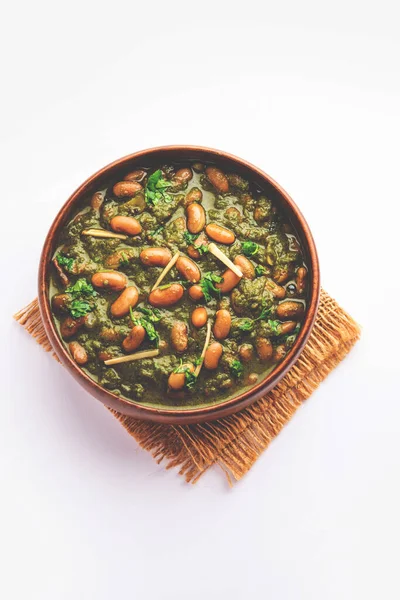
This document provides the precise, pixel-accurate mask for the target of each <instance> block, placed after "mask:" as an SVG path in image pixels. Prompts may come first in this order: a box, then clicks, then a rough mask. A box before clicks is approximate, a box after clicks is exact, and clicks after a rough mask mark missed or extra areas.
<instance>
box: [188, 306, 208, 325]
mask: <svg viewBox="0 0 400 600" xmlns="http://www.w3.org/2000/svg"><path fill="white" fill-rule="evenodd" d="M191 318H192V323H193V325H194V326H195V327H197V329H200V327H204V325H205V324H206V323H207V319H208V315H207V310H206V309H205V308H204V306H199V307H198V308H195V309H194V311H193V312H192V317H191Z"/></svg>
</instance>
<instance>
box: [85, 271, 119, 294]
mask: <svg viewBox="0 0 400 600" xmlns="http://www.w3.org/2000/svg"><path fill="white" fill-rule="evenodd" d="M127 282H128V280H127V278H126V275H125V274H124V273H120V272H119V271H100V272H98V273H95V274H94V275H93V276H92V284H93V285H94V287H97V288H101V289H103V290H112V291H113V292H119V291H120V290H123V289H124V288H125V287H126V284H127Z"/></svg>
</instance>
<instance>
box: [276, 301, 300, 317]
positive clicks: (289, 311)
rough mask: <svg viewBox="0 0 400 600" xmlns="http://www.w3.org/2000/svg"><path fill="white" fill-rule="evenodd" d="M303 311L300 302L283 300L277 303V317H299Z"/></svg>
mask: <svg viewBox="0 0 400 600" xmlns="http://www.w3.org/2000/svg"><path fill="white" fill-rule="evenodd" d="M303 313H304V307H303V305H302V304H301V303H300V302H294V301H292V300H285V301H284V302H281V304H278V306H277V309H276V315H277V317H278V318H279V319H296V318H300V317H301V316H302V315H303Z"/></svg>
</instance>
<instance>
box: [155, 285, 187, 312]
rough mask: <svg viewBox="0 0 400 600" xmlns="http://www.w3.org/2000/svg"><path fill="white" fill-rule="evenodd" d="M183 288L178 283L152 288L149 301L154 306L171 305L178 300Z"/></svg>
mask: <svg viewBox="0 0 400 600" xmlns="http://www.w3.org/2000/svg"><path fill="white" fill-rule="evenodd" d="M183 292H184V289H183V287H182V286H181V284H180V283H172V284H171V285H170V286H169V287H167V288H164V289H161V288H157V289H156V290H153V291H152V292H151V294H150V295H149V302H150V304H151V305H152V306H155V307H156V308H163V307H164V306H172V305H173V304H176V303H177V302H179V300H180V299H181V298H182V296H183Z"/></svg>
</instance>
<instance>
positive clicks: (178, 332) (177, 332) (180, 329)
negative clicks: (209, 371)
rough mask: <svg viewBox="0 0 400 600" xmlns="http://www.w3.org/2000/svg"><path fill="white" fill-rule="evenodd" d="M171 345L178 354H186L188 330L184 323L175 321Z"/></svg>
mask: <svg viewBox="0 0 400 600" xmlns="http://www.w3.org/2000/svg"><path fill="white" fill-rule="evenodd" d="M171 343H172V345H173V347H174V349H175V350H176V352H185V350H186V348H187V346H188V328H187V326H186V323H184V322H183V321H175V322H174V324H173V325H172V329H171Z"/></svg>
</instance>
